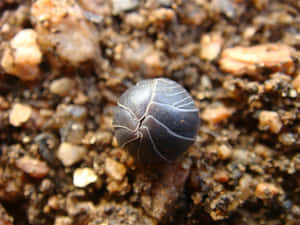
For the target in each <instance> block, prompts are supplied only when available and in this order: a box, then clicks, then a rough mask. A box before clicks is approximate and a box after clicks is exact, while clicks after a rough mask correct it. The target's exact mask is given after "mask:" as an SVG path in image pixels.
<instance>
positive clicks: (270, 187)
mask: <svg viewBox="0 0 300 225" xmlns="http://www.w3.org/2000/svg"><path fill="white" fill-rule="evenodd" d="M280 192H281V190H280V188H278V187H277V186H275V185H274V184H271V183H259V184H258V185H257V186H256V190H255V195H256V197H257V198H260V199H272V198H274V197H275V196H276V195H278V194H280Z"/></svg>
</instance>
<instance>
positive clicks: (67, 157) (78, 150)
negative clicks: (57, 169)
mask: <svg viewBox="0 0 300 225" xmlns="http://www.w3.org/2000/svg"><path fill="white" fill-rule="evenodd" d="M86 151H87V150H86V148H85V147H83V146H80V145H73V144H71V143H67V142H63V143H62V144H61V145H60V146H59V148H58V151H57V157H58V158H59V159H60V161H61V162H62V163H63V165H64V166H72V165H73V164H75V163H77V162H79V161H81V160H82V159H83V157H84V156H85V154H86Z"/></svg>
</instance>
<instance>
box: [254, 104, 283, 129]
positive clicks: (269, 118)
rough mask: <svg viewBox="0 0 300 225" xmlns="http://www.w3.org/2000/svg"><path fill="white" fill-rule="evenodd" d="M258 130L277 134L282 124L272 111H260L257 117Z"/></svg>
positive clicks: (276, 114)
mask: <svg viewBox="0 0 300 225" xmlns="http://www.w3.org/2000/svg"><path fill="white" fill-rule="evenodd" d="M258 120H259V126H258V127H259V129H260V130H268V129H269V130H270V131H271V132H273V133H275V134H277V133H279V131H280V129H281V127H282V122H281V120H280V117H279V115H278V113H277V112H274V111H267V110H264V111H261V112H260V113H259V116H258Z"/></svg>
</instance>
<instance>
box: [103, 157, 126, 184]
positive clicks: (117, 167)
mask: <svg viewBox="0 0 300 225" xmlns="http://www.w3.org/2000/svg"><path fill="white" fill-rule="evenodd" d="M105 172H106V173H107V174H108V176H110V177H112V178H113V179H115V180H117V181H121V180H123V178H124V176H125V174H126V167H125V166H124V165H123V164H122V163H119V162H117V161H116V160H113V159H111V158H107V159H106V160H105Z"/></svg>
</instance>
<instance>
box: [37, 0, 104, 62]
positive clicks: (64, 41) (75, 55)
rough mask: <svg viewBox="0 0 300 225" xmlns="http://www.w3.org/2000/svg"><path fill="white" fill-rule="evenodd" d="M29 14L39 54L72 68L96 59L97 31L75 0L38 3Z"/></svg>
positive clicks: (97, 51)
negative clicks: (70, 65)
mask: <svg viewBox="0 0 300 225" xmlns="http://www.w3.org/2000/svg"><path fill="white" fill-rule="evenodd" d="M31 13H32V18H33V22H34V23H35V29H36V31H37V33H38V38H39V43H40V44H41V48H42V50H43V51H47V52H49V51H50V52H51V51H55V52H52V53H53V55H58V56H60V57H61V58H62V59H64V60H66V61H69V62H71V63H72V64H73V65H78V64H79V63H81V62H84V61H87V60H92V59H95V58H96V57H99V47H98V31H97V29H96V28H95V26H94V25H93V24H92V23H90V22H89V21H87V19H86V18H85V16H84V14H83V12H82V10H81V8H80V7H79V6H78V4H77V3H76V1H74V0H38V1H35V2H34V4H33V5H32V10H31ZM54 49H55V50H54Z"/></svg>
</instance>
